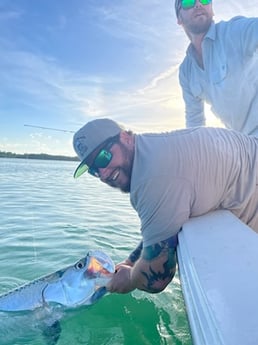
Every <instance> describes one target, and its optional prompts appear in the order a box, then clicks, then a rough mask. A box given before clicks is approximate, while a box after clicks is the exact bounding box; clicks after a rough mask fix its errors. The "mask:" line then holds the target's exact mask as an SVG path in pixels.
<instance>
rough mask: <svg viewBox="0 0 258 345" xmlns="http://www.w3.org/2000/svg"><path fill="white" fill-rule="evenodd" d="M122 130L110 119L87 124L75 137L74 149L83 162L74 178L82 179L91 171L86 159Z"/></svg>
mask: <svg viewBox="0 0 258 345" xmlns="http://www.w3.org/2000/svg"><path fill="white" fill-rule="evenodd" d="M121 130H122V127H121V126H119V125H118V124H117V123H116V122H115V121H113V120H110V119H96V120H93V121H90V122H88V123H86V125H84V126H83V127H82V128H80V129H79V130H78V131H77V132H76V133H75V134H74V137H73V148H74V150H75V152H76V153H77V155H78V157H79V158H80V160H81V163H80V164H79V165H78V167H77V169H76V170H75V172H74V175H73V176H74V178H77V177H80V176H81V175H82V174H83V173H85V171H87V170H88V169H89V167H88V165H87V163H86V159H87V158H88V157H89V155H90V154H91V153H92V152H93V151H94V150H96V148H97V147H98V146H100V145H101V144H102V143H104V142H105V141H106V140H108V139H110V138H112V137H115V136H116V135H118V134H119V133H120V132H121Z"/></svg>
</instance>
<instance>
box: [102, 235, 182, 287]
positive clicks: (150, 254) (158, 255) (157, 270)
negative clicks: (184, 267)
mask: <svg viewBox="0 0 258 345" xmlns="http://www.w3.org/2000/svg"><path fill="white" fill-rule="evenodd" d="M176 245H177V236H173V237H170V238H168V239H167V240H164V241H161V242H159V243H155V244H154V245H151V246H148V247H145V248H143V250H142V255H141V257H140V258H139V259H138V260H137V261H136V262H135V263H132V262H130V260H129V262H128V263H129V265H128V264H124V263H120V264H118V265H117V266H116V273H114V274H113V277H112V280H111V281H110V282H109V284H108V286H107V289H108V291H110V292H118V293H128V292H130V291H133V290H134V289H139V290H143V291H147V292H150V293H158V292H161V291H162V290H164V289H165V288H166V286H167V285H168V284H169V283H170V281H171V280H172V279H173V277H174V274H175V271H176ZM125 263H126V261H125ZM132 264H133V266H132Z"/></svg>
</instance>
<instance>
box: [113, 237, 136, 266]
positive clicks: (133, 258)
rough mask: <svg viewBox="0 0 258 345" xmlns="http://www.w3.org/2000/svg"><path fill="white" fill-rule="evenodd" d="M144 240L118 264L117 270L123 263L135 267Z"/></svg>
mask: <svg viewBox="0 0 258 345" xmlns="http://www.w3.org/2000/svg"><path fill="white" fill-rule="evenodd" d="M142 246H143V245H142V241H141V242H140V243H139V244H138V246H137V247H136V248H135V249H134V250H133V251H132V253H131V254H130V255H129V256H128V258H127V259H126V260H124V261H122V262H120V263H119V264H117V265H116V270H118V269H119V267H120V266H122V265H128V266H131V267H133V266H134V264H135V263H136V261H137V260H138V259H139V257H140V256H141V253H142Z"/></svg>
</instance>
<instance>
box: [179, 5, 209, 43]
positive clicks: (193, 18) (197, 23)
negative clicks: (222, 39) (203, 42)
mask: <svg viewBox="0 0 258 345" xmlns="http://www.w3.org/2000/svg"><path fill="white" fill-rule="evenodd" d="M212 18H213V9H212V3H210V4H208V5H202V4H201V3H200V2H199V1H198V0H197V1H196V3H195V6H194V7H192V8H190V9H183V8H181V9H180V11H179V15H178V24H179V25H182V26H183V27H184V29H185V31H186V33H187V34H188V35H189V34H190V36H191V34H194V35H198V34H205V33H206V32H207V31H208V30H209V27H210V25H211V23H212Z"/></svg>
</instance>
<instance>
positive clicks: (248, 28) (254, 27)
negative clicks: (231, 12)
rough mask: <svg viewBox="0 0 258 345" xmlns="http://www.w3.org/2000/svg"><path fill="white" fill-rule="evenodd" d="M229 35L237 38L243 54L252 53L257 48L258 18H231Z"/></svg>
mask: <svg viewBox="0 0 258 345" xmlns="http://www.w3.org/2000/svg"><path fill="white" fill-rule="evenodd" d="M230 35H231V36H232V37H237V38H238V39H237V41H236V43H237V42H238V44H239V45H240V49H241V50H242V52H243V55H253V54H254V52H255V51H257V49H258V18H245V17H235V18H233V19H232V26H231V33H230Z"/></svg>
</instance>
